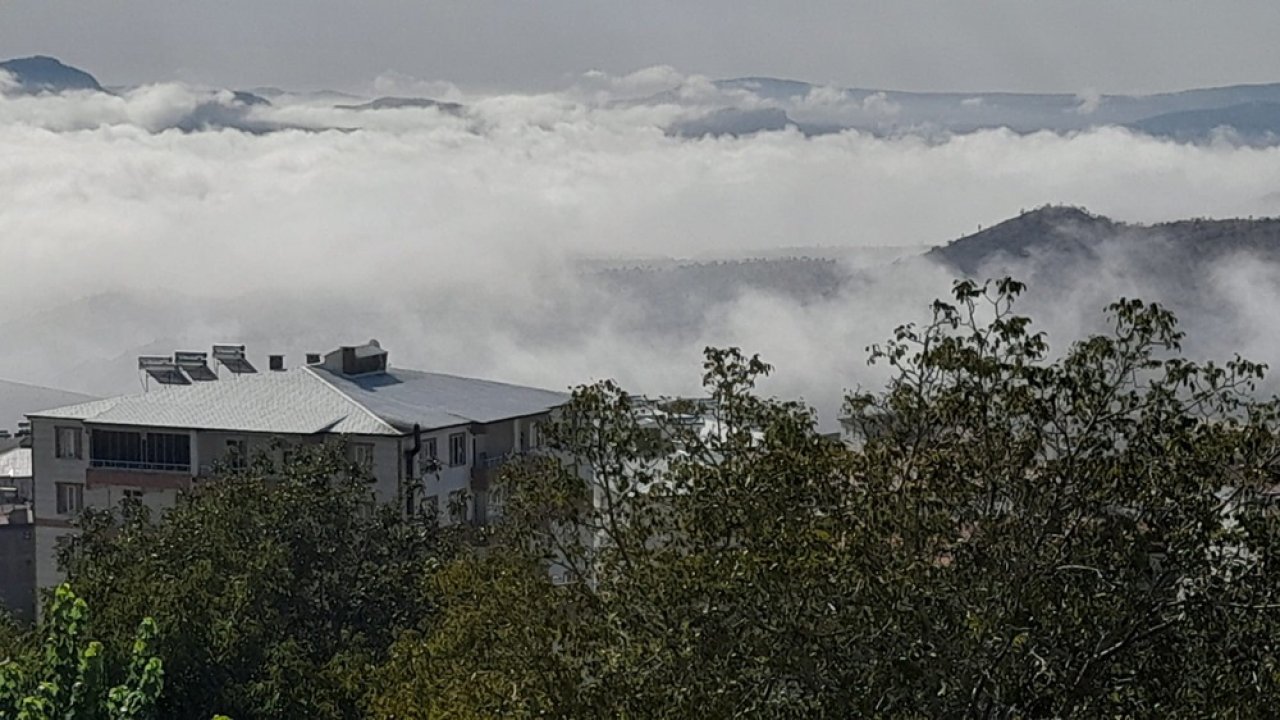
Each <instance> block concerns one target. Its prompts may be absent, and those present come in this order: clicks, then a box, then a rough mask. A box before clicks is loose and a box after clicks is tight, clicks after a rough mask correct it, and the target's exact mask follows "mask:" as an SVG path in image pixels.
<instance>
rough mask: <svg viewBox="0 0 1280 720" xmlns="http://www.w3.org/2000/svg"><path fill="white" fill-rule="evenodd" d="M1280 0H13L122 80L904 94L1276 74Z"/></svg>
mask: <svg viewBox="0 0 1280 720" xmlns="http://www.w3.org/2000/svg"><path fill="white" fill-rule="evenodd" d="M1277 27H1280V3H1277V2H1275V1H1274V0H1224V1H1223V2H1204V1H1203V0H892V1H891V2H890V1H887V0H803V2H795V1H794V0H788V1H778V0H646V1H645V2H634V1H632V0H360V2H352V1H351V0H271V2H262V1H261V0H219V1H218V2H209V1H208V0H114V1H113V2H109V3H107V2H84V0H0V55H3V56H8V57H15V56H22V55H30V54H48V55H55V56H58V57H60V58H62V59H64V60H66V61H67V62H70V63H72V64H75V65H78V66H81V67H84V68H86V69H88V70H90V71H91V72H93V73H94V74H96V75H97V76H98V77H99V78H100V79H101V80H102V81H103V82H104V83H107V84H113V85H123V84H139V83H146V82H160V81H175V80H177V81H185V82H191V83H200V84H207V85H217V86H224V87H225V86H232V87H253V86H261V85H273V86H283V87H287V88H291V89H318V88H334V89H348V90H358V89H362V88H365V87H368V85H369V83H371V82H372V81H373V80H374V79H375V78H377V77H379V76H383V75H387V74H401V75H407V76H412V77H415V78H420V79H423V80H448V81H451V82H454V83H458V84H460V85H463V86H467V87H474V88H480V89H522V90H528V89H546V88H556V87H562V86H563V85H565V84H566V83H567V82H570V81H571V79H572V78H575V77H577V76H578V75H580V74H581V73H583V72H585V71H588V70H600V71H603V72H606V73H610V74H619V75H620V74H625V73H628V72H631V71H634V70H637V69H640V68H645V67H650V66H654V65H670V66H674V67H676V68H678V69H680V70H681V71H682V72H686V73H696V74H701V75H706V76H709V77H733V76H746V75H768V76H776V77H790V78H795V79H803V80H809V81H813V82H818V83H827V84H836V85H843V86H857V87H872V88H884V89H900V90H963V91H980V90H1008V91H1035V92H1049V91H1054V92H1066V93H1085V92H1090V91H1097V92H1103V93H1145V92H1156V91H1165V90H1174V89H1183V88H1187V87H1196V86H1211V85H1223V84H1234V83H1248V82H1270V81H1274V80H1276V77H1277V75H1276V74H1277V73H1278V72H1280V43H1276V42H1275V41H1274V32H1275V29H1276V28H1277Z"/></svg>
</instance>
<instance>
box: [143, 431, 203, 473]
mask: <svg viewBox="0 0 1280 720" xmlns="http://www.w3.org/2000/svg"><path fill="white" fill-rule="evenodd" d="M142 442H143V458H144V460H143V461H144V462H145V463H146V469H148V470H189V469H190V468H191V440H190V439H189V438H188V437H187V436H186V435H183V434H181V433H147V435H146V437H144V438H143V441H142Z"/></svg>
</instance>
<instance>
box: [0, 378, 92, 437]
mask: <svg viewBox="0 0 1280 720" xmlns="http://www.w3.org/2000/svg"><path fill="white" fill-rule="evenodd" d="M93 399H94V398H93V397H92V396H90V395H82V394H80V393H74V392H68V391H66V390H55V389H53V388H46V387H40V386H38V385H26V384H24V383H16V382H9V381H8V380H0V430H8V431H9V432H13V431H15V430H17V429H18V423H20V422H23V421H25V420H26V414H27V413H32V412H39V411H41V410H51V409H53V408H56V407H62V406H63V405H75V404H77V403H82V402H88V401H89V400H93Z"/></svg>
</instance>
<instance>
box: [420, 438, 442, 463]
mask: <svg viewBox="0 0 1280 720" xmlns="http://www.w3.org/2000/svg"><path fill="white" fill-rule="evenodd" d="M422 457H424V458H427V459H428V460H436V459H438V458H439V457H440V453H439V451H438V450H437V449H436V439H435V438H427V439H426V440H423V441H422Z"/></svg>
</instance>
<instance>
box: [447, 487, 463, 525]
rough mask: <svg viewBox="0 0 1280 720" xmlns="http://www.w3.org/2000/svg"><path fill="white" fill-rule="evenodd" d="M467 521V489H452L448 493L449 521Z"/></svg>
mask: <svg viewBox="0 0 1280 720" xmlns="http://www.w3.org/2000/svg"><path fill="white" fill-rule="evenodd" d="M466 521H467V491H466V490H454V491H453V492H451V493H449V522H451V523H455V524H457V523H464V522H466Z"/></svg>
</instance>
